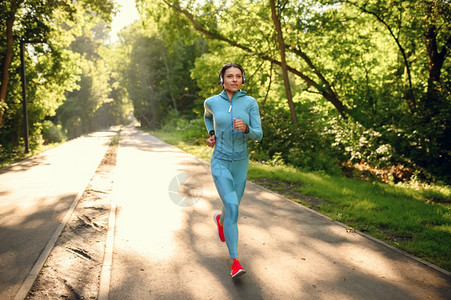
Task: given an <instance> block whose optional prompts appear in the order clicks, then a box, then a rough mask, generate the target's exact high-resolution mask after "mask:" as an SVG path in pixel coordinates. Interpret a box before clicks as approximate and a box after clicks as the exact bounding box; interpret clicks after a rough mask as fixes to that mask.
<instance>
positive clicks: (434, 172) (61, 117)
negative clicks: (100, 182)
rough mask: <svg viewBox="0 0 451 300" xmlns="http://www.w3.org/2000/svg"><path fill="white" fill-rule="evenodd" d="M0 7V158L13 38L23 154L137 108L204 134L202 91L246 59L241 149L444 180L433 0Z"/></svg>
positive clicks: (441, 36) (11, 101)
mask: <svg viewBox="0 0 451 300" xmlns="http://www.w3.org/2000/svg"><path fill="white" fill-rule="evenodd" d="M136 5H137V8H138V10H139V12H140V16H141V17H140V19H139V20H138V21H136V22H135V23H134V24H132V25H131V26H129V27H128V28H126V29H124V30H123V31H122V32H121V34H120V39H119V42H117V43H114V44H113V43H110V42H109V38H108V33H109V30H110V29H109V24H110V22H111V20H112V15H114V13H115V12H116V8H115V3H114V2H113V1H112V0H110V1H99V0H83V1H70V0H61V1H38V0H8V1H2V2H1V3H0V15H1V23H0V30H1V33H2V34H1V37H0V41H1V43H0V55H1V56H0V59H1V72H2V73H1V76H2V77H1V89H0V159H1V160H2V162H5V161H9V160H10V159H11V158H13V159H14V158H15V157H16V158H17V157H22V156H23V155H24V153H23V149H24V147H23V144H24V138H23V136H24V134H23V132H24V125H23V113H22V96H21V80H20V66H21V64H20V57H19V55H18V54H19V45H20V40H36V39H39V40H45V41H46V43H42V44H26V47H25V53H26V55H25V65H26V78H27V91H26V92H27V96H28V99H29V100H28V111H29V124H30V125H29V126H30V129H29V131H30V145H31V148H32V150H33V149H37V148H39V147H40V146H41V145H43V144H46V143H54V142H60V141H63V140H65V139H70V138H74V137H77V136H79V135H81V134H84V133H87V132H90V131H93V130H96V129H98V128H102V127H106V126H109V125H113V124H124V123H127V122H130V121H131V120H132V118H136V119H137V120H138V121H139V122H140V123H141V125H142V126H143V127H144V128H149V129H152V130H155V129H158V128H164V127H165V126H166V127H168V126H169V127H170V126H172V127H173V128H176V129H178V130H183V131H184V132H185V133H186V134H187V135H189V137H190V138H192V139H193V142H195V143H196V142H197V143H203V140H204V138H205V135H206V132H205V129H204V126H203V120H202V115H203V101H204V99H205V98H207V97H209V96H211V95H213V94H217V93H219V92H220V89H221V88H220V86H219V85H218V83H217V81H218V73H219V70H220V68H221V66H222V65H223V64H224V63H225V62H229V61H234V62H238V63H240V64H242V65H243V66H244V67H245V71H246V75H247V78H248V83H247V84H246V85H245V90H246V91H247V92H248V94H249V95H252V96H253V97H255V98H256V99H257V100H258V102H259V105H260V110H261V116H262V121H263V131H264V133H265V137H264V140H263V142H262V143H255V144H251V148H252V149H251V150H252V151H251V153H252V154H251V158H252V159H254V160H257V161H278V162H281V163H285V164H289V165H293V166H295V167H299V168H303V169H307V170H324V171H326V172H328V173H340V172H343V171H345V172H346V173H348V175H349V174H352V171H353V170H360V172H359V174H362V171H364V172H363V173H364V174H366V175H365V177H371V178H372V179H374V178H376V179H378V180H382V181H386V182H390V181H391V182H400V181H412V180H416V181H422V182H428V183H442V184H443V183H444V184H449V183H450V176H449V170H450V166H451V164H450V141H451V139H450V138H449V137H450V136H451V134H450V115H451V114H450V112H451V105H450V103H451V97H450V93H451V92H450V91H451V87H450V78H451V77H450V61H449V48H450V46H451V30H450V24H451V22H450V21H451V20H450V19H451V9H450V4H449V1H447V0H417V1H403V0H390V1H380V0H366V1H361V0H352V1H344V0H304V1H288V0H271V1H255V0H252V1H230V0H224V1H219V0H216V1H188V0H186V1H169V0H160V1H146V0H137V1H136Z"/></svg>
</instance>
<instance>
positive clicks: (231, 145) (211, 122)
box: [204, 90, 263, 161]
mask: <svg viewBox="0 0 451 300" xmlns="http://www.w3.org/2000/svg"><path fill="white" fill-rule="evenodd" d="M204 108H205V113H204V120H205V125H206V127H207V131H208V132H210V131H211V130H214V131H215V136H216V145H215V150H214V153H213V156H214V157H216V158H219V159H224V160H230V161H235V160H241V159H245V158H248V157H249V150H248V147H247V140H248V137H249V138H251V139H253V140H256V141H260V140H261V139H262V137H263V131H262V127H261V121H260V112H259V110H258V103H257V101H256V100H255V99H254V98H252V97H250V96H246V92H245V91H243V90H239V91H237V92H236V93H235V94H234V95H233V97H232V100H229V97H228V96H227V93H226V91H224V90H223V91H222V93H220V94H219V95H215V96H213V97H210V98H208V99H207V100H205V102H204ZM233 118H236V119H242V120H243V121H244V123H246V124H247V125H248V126H249V133H247V134H245V133H243V132H241V131H240V130H238V129H235V130H233Z"/></svg>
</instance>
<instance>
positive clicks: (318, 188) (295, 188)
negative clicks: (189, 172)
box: [152, 131, 451, 271]
mask: <svg viewBox="0 0 451 300" xmlns="http://www.w3.org/2000/svg"><path fill="white" fill-rule="evenodd" d="M152 134H153V135H155V136H157V137H158V138H160V139H162V140H164V141H166V142H167V143H170V144H172V145H174V146H176V147H178V148H180V149H182V150H184V151H186V152H188V153H191V154H193V155H195V156H197V157H199V158H202V159H204V160H207V161H208V160H209V158H210V156H211V154H212V152H213V151H212V149H211V148H209V147H207V146H205V145H193V144H192V143H189V142H187V141H184V140H183V139H182V138H181V134H180V133H179V132H177V131H174V132H161V131H160V132H152ZM248 179H249V180H251V181H253V182H255V183H257V184H259V185H262V186H264V187H266V188H268V189H270V190H273V191H275V192H277V193H279V194H283V195H284V196H286V197H287V198H289V199H291V200H293V201H296V202H299V203H301V204H303V205H305V206H308V207H310V208H312V209H314V210H316V211H318V212H320V213H322V214H324V215H327V216H329V217H330V218H332V219H333V220H337V221H340V222H342V223H344V224H346V225H347V226H350V227H352V228H354V229H357V230H359V231H361V232H364V233H366V234H369V235H371V236H373V237H375V238H378V239H380V240H383V241H385V242H386V243H388V244H391V245H393V246H395V247H397V248H399V249H402V250H404V251H406V252H408V253H410V254H412V255H415V256H417V257H419V258H420V259H424V260H426V261H429V262H431V263H433V264H435V265H437V266H439V267H441V268H443V269H446V270H448V271H451V189H450V187H448V186H447V187H437V186H435V187H431V186H421V185H415V186H414V185H404V186H402V185H392V184H382V183H378V182H367V181H361V180H355V179H349V178H346V177H345V176H339V175H335V176H332V175H328V174H325V173H321V172H304V171H302V170H299V169H295V168H293V167H290V166H283V165H267V164H261V163H258V162H251V163H250V165H249V172H248Z"/></svg>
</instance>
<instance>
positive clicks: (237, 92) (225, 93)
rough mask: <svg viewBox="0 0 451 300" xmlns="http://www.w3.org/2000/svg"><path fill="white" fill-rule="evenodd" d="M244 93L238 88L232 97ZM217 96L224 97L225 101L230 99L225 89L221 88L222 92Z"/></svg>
mask: <svg viewBox="0 0 451 300" xmlns="http://www.w3.org/2000/svg"><path fill="white" fill-rule="evenodd" d="M244 95H246V91H243V90H239V91H236V92H235V94H233V97H232V99H233V98H238V97H242V96H244ZM219 96H221V97H222V98H224V99H225V100H227V101H230V99H229V95H227V92H226V91H225V90H222V92H221V93H220V94H219Z"/></svg>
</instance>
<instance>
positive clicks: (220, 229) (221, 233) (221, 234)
mask: <svg viewBox="0 0 451 300" xmlns="http://www.w3.org/2000/svg"><path fill="white" fill-rule="evenodd" d="M219 218H221V214H220V213H215V216H214V220H215V223H216V226H218V237H219V239H220V240H221V242H225V237H224V227H223V226H222V225H221V224H220V223H219Z"/></svg>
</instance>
